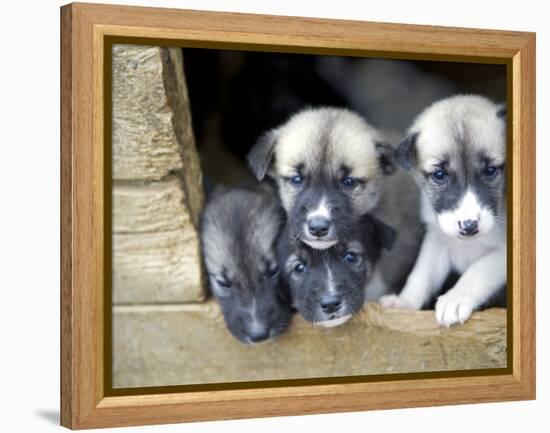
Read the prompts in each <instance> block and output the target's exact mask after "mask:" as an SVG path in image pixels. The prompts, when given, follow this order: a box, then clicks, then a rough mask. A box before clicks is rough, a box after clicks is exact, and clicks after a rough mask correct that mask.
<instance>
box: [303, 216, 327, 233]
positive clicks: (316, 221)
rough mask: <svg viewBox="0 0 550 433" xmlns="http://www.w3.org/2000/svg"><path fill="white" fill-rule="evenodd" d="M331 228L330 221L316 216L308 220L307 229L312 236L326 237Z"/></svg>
mask: <svg viewBox="0 0 550 433" xmlns="http://www.w3.org/2000/svg"><path fill="white" fill-rule="evenodd" d="M329 227H330V220H329V219H328V218H324V217H321V216H314V217H312V218H310V219H308V220H307V229H308V231H309V234H310V235H312V236H317V237H321V236H326V234H327V233H328V229H329Z"/></svg>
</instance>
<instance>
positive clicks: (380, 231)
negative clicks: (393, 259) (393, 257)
mask: <svg viewBox="0 0 550 433" xmlns="http://www.w3.org/2000/svg"><path fill="white" fill-rule="evenodd" d="M285 231H287V229H285ZM285 231H283V233H282V235H281V237H280V238H279V241H278V244H277V254H278V257H279V263H281V272H282V275H283V277H284V278H285V279H286V282H287V283H288V286H289V288H290V291H291V295H292V303H293V306H294V307H295V308H296V309H297V310H298V312H299V313H300V314H301V315H302V316H303V317H304V318H305V319H306V320H308V321H310V322H313V323H314V324H316V325H321V326H324V327H335V326H339V325H342V324H344V323H345V322H347V321H348V320H349V319H350V318H351V317H352V316H353V314H355V313H357V312H358V311H359V310H360V309H361V307H362V306H363V303H364V300H365V286H366V285H367V282H368V281H370V280H371V279H372V278H373V270H374V266H375V264H376V262H377V261H378V259H379V257H380V253H381V250H382V249H383V248H384V249H387V250H389V249H391V247H392V245H393V241H394V238H395V232H394V231H393V230H392V229H391V228H390V227H388V226H387V225H385V224H384V223H382V222H381V221H379V220H377V219H376V218H374V217H372V216H370V215H365V216H364V217H362V218H361V219H360V221H359V222H358V223H357V224H356V226H355V227H354V231H355V233H356V236H355V239H353V240H348V241H342V242H339V243H338V244H337V245H335V246H333V247H332V248H328V249H325V250H318V249H314V248H311V247H309V246H308V245H307V244H305V243H303V242H299V241H294V240H292V239H291V237H290V236H288V233H285Z"/></svg>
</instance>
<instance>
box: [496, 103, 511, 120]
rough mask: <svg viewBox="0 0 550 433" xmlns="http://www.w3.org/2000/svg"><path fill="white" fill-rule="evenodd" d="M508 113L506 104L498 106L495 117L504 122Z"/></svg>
mask: <svg viewBox="0 0 550 433" xmlns="http://www.w3.org/2000/svg"><path fill="white" fill-rule="evenodd" d="M507 116H508V112H507V110H506V104H500V105H499V106H498V109H497V117H498V118H499V119H502V120H504V121H506V119H507Z"/></svg>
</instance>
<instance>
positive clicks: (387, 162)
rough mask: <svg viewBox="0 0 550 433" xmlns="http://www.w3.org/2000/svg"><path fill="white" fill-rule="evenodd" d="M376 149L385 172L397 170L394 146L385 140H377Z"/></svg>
mask: <svg viewBox="0 0 550 433" xmlns="http://www.w3.org/2000/svg"><path fill="white" fill-rule="evenodd" d="M375 147H376V151H377V152H378V160H379V161H380V167H381V168H382V171H383V172H384V174H392V173H393V172H394V171H395V165H394V163H393V155H394V153H395V149H394V147H393V146H392V145H391V144H390V143H387V142H385V141H377V142H376V143H375Z"/></svg>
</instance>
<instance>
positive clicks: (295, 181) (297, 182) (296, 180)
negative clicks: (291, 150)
mask: <svg viewBox="0 0 550 433" xmlns="http://www.w3.org/2000/svg"><path fill="white" fill-rule="evenodd" d="M290 183H291V184H292V185H295V186H300V185H302V184H303V183H304V178H303V177H302V176H300V175H299V174H297V175H296V176H292V177H291V178H290Z"/></svg>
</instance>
